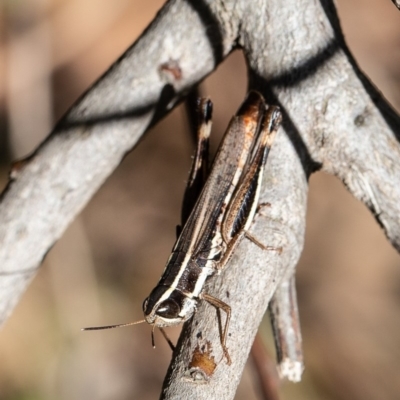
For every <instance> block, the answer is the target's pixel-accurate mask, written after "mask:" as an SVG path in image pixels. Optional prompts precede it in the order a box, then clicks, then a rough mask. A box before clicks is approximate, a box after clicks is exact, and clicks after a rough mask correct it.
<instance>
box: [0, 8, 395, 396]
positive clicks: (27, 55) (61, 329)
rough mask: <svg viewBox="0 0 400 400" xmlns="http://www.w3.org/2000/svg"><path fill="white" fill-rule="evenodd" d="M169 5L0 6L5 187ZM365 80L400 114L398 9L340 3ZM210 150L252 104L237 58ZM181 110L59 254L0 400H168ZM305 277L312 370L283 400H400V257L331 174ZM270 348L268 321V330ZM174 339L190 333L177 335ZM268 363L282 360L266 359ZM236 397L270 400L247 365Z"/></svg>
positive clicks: (16, 328) (226, 76) (22, 322)
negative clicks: (151, 304)
mask: <svg viewBox="0 0 400 400" xmlns="http://www.w3.org/2000/svg"><path fill="white" fill-rule="evenodd" d="M162 3H163V1H161V0H146V1H144V0H114V1H112V2H111V1H109V0H85V1H82V0H2V1H1V2H0V32H1V36H0V179H1V183H2V187H4V185H5V182H6V177H7V173H8V170H9V164H10V161H11V160H13V159H15V158H18V157H21V156H24V155H26V154H27V153H29V152H30V151H32V150H33V149H34V148H35V147H36V146H37V144H38V143H40V141H41V140H43V138H44V137H45V136H46V135H47V133H48V132H49V131H50V129H51V127H52V126H53V125H54V123H55V121H57V120H58V119H59V118H60V117H61V116H62V115H63V114H64V113H65V111H66V110H67V109H68V107H69V106H70V105H71V104H72V103H73V102H74V101H75V100H76V98H77V97H78V96H79V95H80V94H81V93H82V92H83V91H84V90H85V89H86V88H87V87H88V86H89V85H90V84H91V83H93V81H94V80H95V79H96V78H98V77H99V75H100V74H102V73H103V72H104V71H105V70H106V69H107V67H108V66H109V65H110V64H111V63H112V62H113V61H114V60H115V59H116V58H117V57H118V56H119V55H120V54H121V53H122V52H123V51H124V50H125V49H126V48H127V47H128V46H129V45H130V44H131V43H132V42H133V41H134V40H135V38H137V37H138V35H139V34H140V33H141V32H142V30H143V29H144V28H145V27H146V26H147V24H148V23H149V22H150V21H151V19H152V18H153V17H154V15H155V13H156V12H157V11H158V9H159V8H160V7H161V5H162ZM337 5H338V10H339V15H340V18H341V22H342V25H343V29H344V32H345V35H346V38H347V41H348V44H349V46H350V48H351V50H352V51H353V54H354V55H355V57H356V59H357V61H358V62H359V64H360V65H361V68H362V69H363V70H364V71H365V72H366V73H367V75H368V76H369V77H370V78H371V79H372V81H373V82H374V83H375V85H376V86H377V87H378V88H379V89H380V90H381V91H382V92H383V93H384V95H385V96H386V98H387V99H388V100H389V101H390V102H391V103H392V105H393V106H394V107H395V108H397V110H400V68H399V66H400V12H399V11H398V10H397V9H396V8H395V7H394V6H393V4H392V3H391V2H390V1H389V0H363V1H362V0H338V1H337ZM202 91H203V93H204V94H205V95H209V96H211V98H212V99H213V101H214V104H215V118H214V132H215V133H217V134H216V135H214V142H213V148H214V149H215V146H216V143H217V140H218V134H220V133H221V132H223V130H224V128H225V126H226V124H227V122H228V120H229V118H230V117H231V115H232V114H233V113H234V112H235V110H236V108H237V107H238V105H239V104H240V103H241V101H242V99H243V97H244V95H245V93H246V71H245V65H244V61H243V57H242V55H241V54H240V53H239V52H236V53H234V54H232V55H231V56H230V57H229V59H228V60H227V61H226V62H224V64H223V65H221V67H220V68H219V69H218V70H217V71H216V72H215V73H214V74H213V75H212V76H210V77H209V78H208V79H207V80H206V81H205V82H204V84H203V85H202ZM187 130H188V123H187V119H186V115H185V112H184V109H183V107H182V106H181V107H179V108H177V109H176V110H175V111H174V112H173V113H172V114H171V115H169V116H168V117H167V118H166V119H165V120H163V121H162V122H161V123H159V124H158V125H157V126H156V127H155V128H154V129H152V131H151V132H149V134H148V135H147V136H146V138H145V140H143V141H142V142H141V143H140V145H139V146H138V147H137V149H135V151H134V152H133V153H131V154H129V155H128V156H127V157H126V158H125V159H124V161H123V162H122V164H121V165H120V166H119V168H118V169H117V170H116V171H115V172H114V173H113V175H112V176H111V177H110V178H109V179H108V180H107V182H106V183H105V184H104V185H103V187H102V188H101V189H100V190H99V192H98V193H97V194H96V195H95V197H94V198H93V199H92V200H91V202H90V203H89V204H88V206H87V207H86V208H85V210H84V211H83V212H82V214H81V215H80V216H79V217H78V218H77V219H76V221H75V222H74V223H73V224H72V225H71V226H70V227H69V229H68V231H67V232H66V233H65V234H64V236H63V238H62V239H61V240H60V241H59V242H58V243H57V244H56V245H55V246H54V248H53V249H52V250H51V252H50V253H49V255H48V256H47V258H46V260H45V262H44V264H43V266H42V267H41V269H40V272H39V273H38V275H37V276H36V278H35V279H34V281H33V283H32V284H31V285H30V286H29V288H28V290H27V292H26V293H25V295H24V296H23V298H22V301H21V302H20V303H19V305H18V306H17V308H16V310H15V312H14V314H13V315H12V316H11V318H10V319H9V320H8V321H7V323H6V325H5V326H4V327H3V328H2V330H1V332H0V400H6V399H7V400H49V399H60V400H64V399H65V400H67V399H68V400H71V399H89V398H90V399H95V400H100V399H101V400H108V399H121V400H124V399H143V400H147V399H149V400H150V399H157V398H158V396H159V393H160V388H161V384H162V380H163V377H164V375H165V372H166V369H167V366H168V363H169V360H170V357H171V352H170V350H169V348H168V346H167V344H166V343H165V341H164V340H163V338H162V337H161V336H158V335H157V333H156V335H157V336H156V343H157V348H156V350H153V349H152V348H151V344H150V327H149V326H148V325H147V324H143V325H138V326H135V327H132V328H129V329H128V328H127V329H119V330H112V331H101V332H81V331H80V328H82V327H84V326H91V325H103V324H112V323H119V322H128V321H134V320H138V319H141V318H142V311H141V310H142V307H141V304H142V301H143V299H144V298H145V297H146V296H147V295H148V294H149V292H150V290H151V289H152V288H153V286H154V285H155V283H156V282H157V280H158V278H159V276H160V273H161V271H162V270H163V268H164V265H165V262H166V260H167V257H168V256H169V252H170V249H171V246H172V245H173V243H174V240H175V225H176V224H177V223H178V221H179V215H180V202H181V199H182V194H183V190H184V186H185V179H186V177H187V173H188V170H189V166H190V161H191V159H190V156H191V153H192V150H193V149H192V144H191V141H190V138H189V135H188V134H187ZM307 218H308V220H307V232H306V246H305V250H304V252H303V255H302V258H301V261H300V264H299V267H298V274H297V284H298V296H299V308H300V317H301V322H302V332H303V340H304V355H305V364H306V371H305V373H304V379H303V381H302V382H301V383H299V384H292V383H285V382H284V383H282V384H281V386H280V393H281V398H282V399H284V400H292V399H296V400H303V399H304V400H305V399H308V400H314V399H323V400H340V399H351V400H358V399H360V400H361V399H362V400H376V399H379V400H382V399H384V400H391V399H393V400H394V399H399V398H400V257H399V255H398V254H397V253H396V252H395V251H394V250H393V249H392V248H391V246H390V245H389V244H388V242H387V241H386V239H385V237H384V235H383V232H382V231H381V229H380V228H379V227H378V225H377V224H376V223H375V221H374V220H373V218H372V216H371V215H370V213H369V212H368V211H367V209H366V208H365V207H364V206H363V205H362V204H361V203H360V202H358V201H356V200H355V199H353V198H352V197H351V196H350V195H349V193H347V192H346V190H345V189H344V187H343V186H342V185H341V183H340V182H339V181H338V180H336V179H335V178H333V177H330V176H327V175H324V174H322V173H319V174H316V175H314V176H312V178H311V182H310V195H309V208H308V217H307ZM261 330H262V332H263V336H264V337H265V338H266V342H268V343H270V342H271V340H270V328H269V323H268V319H266V321H265V322H264V323H263V326H262V327H261ZM169 332H171V333H170V335H171V337H172V338H173V339H174V340H175V339H176V338H177V335H178V334H179V330H173V329H171V330H169ZM268 352H269V353H270V354H271V357H275V356H274V349H273V348H272V346H270V345H269V350H268ZM236 398H237V399H249V400H252V399H261V396H260V388H259V382H258V380H257V378H256V375H255V373H254V365H253V364H252V362H251V361H249V362H248V365H247V367H246V372H245V374H244V377H243V379H242V382H241V384H240V387H239V390H238V393H237V396H236Z"/></svg>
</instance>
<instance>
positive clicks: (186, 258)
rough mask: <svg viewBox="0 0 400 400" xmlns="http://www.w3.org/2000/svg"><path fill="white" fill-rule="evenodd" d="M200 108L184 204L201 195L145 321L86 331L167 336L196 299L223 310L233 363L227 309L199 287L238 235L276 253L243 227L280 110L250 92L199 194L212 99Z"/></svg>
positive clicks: (145, 307) (186, 216)
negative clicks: (126, 329) (132, 328)
mask: <svg viewBox="0 0 400 400" xmlns="http://www.w3.org/2000/svg"><path fill="white" fill-rule="evenodd" d="M198 109H199V110H198V111H199V124H198V143H197V149H196V155H195V158H194V162H193V165H192V169H191V172H190V176H189V181H188V186H187V189H186V193H185V201H184V205H185V204H190V203H193V202H194V199H195V198H196V197H198V198H197V200H196V202H195V204H194V206H193V209H192V211H191V212H190V214H189V212H188V210H187V209H188V207H186V208H185V206H184V208H183V211H182V219H183V221H184V222H185V223H184V225H183V228H182V230H181V232H180V235H179V237H178V239H177V241H176V243H175V246H174V248H173V250H172V253H171V255H170V257H169V259H168V261H167V265H166V267H165V269H164V272H163V274H162V276H161V278H160V280H159V282H158V284H157V286H156V287H155V288H154V289H153V291H152V292H151V293H150V295H149V296H148V297H147V299H146V300H145V301H144V303H143V312H144V316H145V319H144V320H142V321H138V322H133V323H128V324H120V325H111V326H105V327H94V328H85V329H86V330H93V329H107V328H116V327H121V326H129V325H133V324H137V323H141V322H147V323H149V324H150V325H152V326H153V331H154V328H155V327H158V328H160V330H161V332H162V333H163V335H164V336H165V337H166V335H165V332H164V331H163V329H162V328H163V327H166V326H172V325H178V324H180V323H182V322H184V321H186V320H188V319H189V318H191V317H192V316H193V313H194V312H195V310H196V307H197V304H198V302H199V301H200V300H206V301H207V302H208V303H210V304H211V305H213V306H214V307H216V308H217V309H218V310H220V309H222V310H223V311H225V313H226V322H225V327H224V330H223V333H222V337H221V344H222V348H223V351H224V354H225V356H226V358H227V361H228V363H230V357H229V354H228V350H227V348H226V338H227V332H228V327H229V320H230V315H231V308H230V307H229V305H228V304H226V303H224V302H223V301H222V300H220V299H217V298H215V297H213V296H211V295H209V294H208V293H205V291H204V284H205V282H206V280H207V279H209V278H210V277H211V276H212V275H214V274H215V273H220V272H221V271H222V270H223V269H224V267H225V265H226V264H227V262H228V261H229V259H230V257H231V255H232V253H233V251H234V250H235V248H236V246H237V245H238V244H239V242H240V240H241V239H242V238H243V237H247V238H248V239H250V240H251V241H252V242H254V243H255V244H256V245H257V246H259V247H261V248H262V249H264V250H279V249H276V248H272V247H269V246H264V245H263V244H261V243H260V242H259V241H258V240H257V239H256V238H254V237H253V236H251V235H250V234H249V233H248V229H249V227H250V225H251V223H252V221H253V218H254V216H255V214H256V210H257V207H258V205H259V204H258V203H259V196H260V190H261V183H262V178H263V173H264V169H265V164H266V161H267V157H268V153H269V150H270V148H271V145H272V142H273V140H274V137H275V133H276V131H277V129H278V127H279V124H280V121H281V112H280V111H279V108H278V107H276V106H266V104H265V101H264V99H263V97H262V95H261V94H259V93H258V92H254V91H253V92H250V93H249V95H248V96H247V98H246V100H245V101H244V103H243V104H242V106H241V107H240V109H239V111H238V112H237V114H236V116H234V117H233V118H232V120H231V122H230V124H229V126H228V129H227V131H226V133H225V135H224V138H223V140H222V143H221V145H220V146H219V149H218V151H217V154H216V156H215V159H214V162H213V164H212V167H211V170H210V173H209V175H208V178H207V180H206V182H205V183H204V186H203V187H202V190H201V192H200V194H199V195H198V196H197V192H198V191H199V187H201V186H202V182H203V179H204V175H205V174H206V170H207V165H206V162H205V160H206V158H207V156H208V140H209V135H210V130H211V114H212V103H211V101H210V100H207V99H201V100H200V101H199V107H198ZM153 331H152V332H153ZM152 336H153V335H152ZM167 340H168V339H167ZM168 342H169V343H170V341H169V340H168ZM153 345H154V339H153Z"/></svg>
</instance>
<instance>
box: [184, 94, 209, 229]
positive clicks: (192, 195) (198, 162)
mask: <svg viewBox="0 0 400 400" xmlns="http://www.w3.org/2000/svg"><path fill="white" fill-rule="evenodd" d="M196 114H197V123H196V128H195V129H196V137H197V143H196V153H195V156H194V158H193V163H192V167H191V169H190V173H189V178H188V183H187V186H186V190H185V194H184V197H183V203H182V215H181V223H182V227H183V225H185V222H186V220H187V219H188V218H189V215H190V213H191V211H192V209H193V207H194V205H195V203H196V201H197V198H198V197H199V195H200V192H201V190H202V189H203V186H204V184H205V182H206V180H207V177H208V174H209V139H210V133H211V118H212V102H211V100H210V99H207V98H199V99H198V100H197V110H196ZM180 230H181V229H177V233H178V231H179V232H180Z"/></svg>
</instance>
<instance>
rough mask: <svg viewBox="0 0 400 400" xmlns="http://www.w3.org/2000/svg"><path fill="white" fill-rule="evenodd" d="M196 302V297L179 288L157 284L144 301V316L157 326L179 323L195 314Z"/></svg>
mask: <svg viewBox="0 0 400 400" xmlns="http://www.w3.org/2000/svg"><path fill="white" fill-rule="evenodd" d="M196 303H197V301H196V300H195V299H194V298H191V297H189V296H187V295H185V294H184V293H182V292H181V291H179V290H177V289H172V288H171V287H168V286H164V285H162V286H156V287H155V288H154V290H153V291H152V292H151V293H150V296H149V297H148V298H147V299H146V300H145V301H144V303H143V312H144V317H145V319H146V321H147V322H148V323H149V324H150V325H155V326H157V327H163V326H172V325H178V324H180V323H182V322H184V321H186V320H188V319H189V318H190V317H191V316H192V315H193V313H194V311H195V309H196Z"/></svg>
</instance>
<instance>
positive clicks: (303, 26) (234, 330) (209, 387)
mask: <svg viewBox="0 0 400 400" xmlns="http://www.w3.org/2000/svg"><path fill="white" fill-rule="evenodd" d="M237 47H241V48H242V49H243V51H244V53H245V56H246V59H247V63H248V68H249V78H250V87H251V88H254V89H256V90H258V91H260V92H261V93H262V94H263V95H264V96H265V97H266V99H267V101H268V102H270V103H273V104H278V105H280V106H281V108H282V109H283V111H284V120H283V121H284V122H283V129H281V130H280V131H279V133H278V135H277V138H276V143H275V145H274V147H273V149H272V151H271V155H270V160H269V161H268V166H267V171H266V177H265V182H264V191H263V194H262V199H261V201H263V202H268V203H270V204H271V207H269V208H268V209H267V210H266V211H264V212H263V213H262V214H260V216H259V217H258V218H257V220H256V223H255V224H254V226H253V228H252V230H251V233H252V234H254V236H255V237H257V238H263V243H264V244H265V245H271V246H276V247H279V246H282V247H283V252H282V254H281V255H278V254H277V253H276V252H265V251H263V250H261V249H260V248H258V247H257V246H255V245H254V244H253V243H252V242H250V241H248V240H244V241H243V242H242V243H241V245H240V246H239V248H238V250H237V251H236V253H235V255H234V256H233V258H232V261H231V263H230V266H229V267H228V268H227V269H226V271H224V273H223V274H221V276H219V277H218V278H217V279H215V280H214V281H212V282H211V283H210V285H209V287H208V292H209V293H210V294H211V295H215V296H216V297H218V298H220V299H223V300H224V301H227V302H228V301H229V304H230V306H231V308H232V320H231V324H230V332H229V333H230V335H229V337H228V341H227V346H228V348H229V352H230V355H231V358H232V365H231V366H227V365H226V363H225V362H224V361H220V360H221V358H222V357H221V352H220V349H218V346H216V345H215V343H219V339H218V329H217V324H216V323H215V310H214V309H212V308H211V307H207V306H202V307H201V309H200V310H199V311H198V313H197V314H196V315H195V317H194V318H193V319H192V320H191V321H190V323H188V324H187V325H186V326H185V328H184V331H183V334H182V336H181V339H180V342H179V344H178V347H177V349H176V351H175V353H174V358H173V361H172V364H171V368H170V371H169V374H168V376H167V379H166V382H165V385H164V391H163V397H162V398H164V399H172V398H174V399H182V398H193V399H194V398H195V399H203V398H204V399H210V398H218V399H231V398H233V396H234V393H235V390H236V387H237V384H238V382H239V379H240V376H241V373H242V369H243V367H244V364H245V361H246V359H247V356H248V353H249V351H250V347H251V343H252V340H253V338H254V335H255V333H256V331H257V327H258V324H259V322H260V320H261V318H262V315H263V314H264V312H265V310H266V308H267V305H268V303H269V300H270V299H271V297H272V296H273V294H274V292H275V290H276V289H277V287H278V285H279V284H280V283H281V282H283V281H285V280H287V279H289V277H290V276H291V275H292V273H293V270H294V268H295V265H296V263H297V260H298V258H299V256H300V253H301V250H302V246H303V240H304V229H305V212H306V201H307V188H308V185H307V182H308V177H309V175H310V173H312V172H313V171H315V170H317V169H323V170H324V171H327V172H329V173H332V174H335V175H336V176H338V177H339V178H340V179H341V180H342V181H343V182H344V184H345V185H346V186H347V187H348V189H349V190H350V191H351V193H352V194H353V195H354V196H356V197H357V198H359V199H360V200H361V201H363V202H364V203H365V204H366V205H367V207H369V209H370V210H371V211H372V212H373V213H374V215H375V217H376V219H377V221H378V222H379V223H380V224H381V226H382V227H383V229H384V230H385V233H386V235H387V237H388V239H389V240H390V242H391V243H392V244H393V246H394V247H396V248H397V249H398V250H399V249H400V202H399V201H398V199H399V198H400V186H399V185H398V182H399V178H400V164H399V163H398V160H399V159H400V145H399V138H400V120H399V117H398V116H397V115H396V114H395V113H394V111H393V110H392V109H391V108H390V106H389V105H388V104H387V103H386V102H385V100H384V99H383V98H382V97H381V95H380V94H379V93H378V92H377V91H376V90H375V89H374V88H373V87H372V85H371V84H370V83H369V82H368V81H367V79H366V78H365V77H364V76H363V75H362V73H361V72H360V71H359V69H358V68H357V66H356V64H355V62H354V60H353V59H352V57H351V55H350V54H349V51H348V50H347V48H346V45H345V43H344V40H343V37H342V35H341V32H340V27H339V25H338V21H337V17H336V13H335V9H334V6H333V3H332V1H331V0H320V1H319V2H318V1H314V0H287V1H285V2H284V4H283V3H282V2H281V1H279V0H219V1H211V0H209V1H206V0H186V1H184V0H171V1H169V2H168V3H167V4H166V5H165V6H164V8H163V9H162V10H161V12H160V13H159V14H158V15H157V17H156V18H155V20H154V21H153V23H152V24H151V25H150V27H149V28H148V29H147V30H146V32H145V33H144V34H143V35H142V37H141V38H139V40H138V41H137V42H136V43H135V44H134V45H133V46H132V47H131V48H130V49H129V50H128V51H127V52H126V53H125V54H124V55H123V57H121V58H120V59H119V60H118V61H117V62H116V63H115V65H114V66H113V67H112V68H111V69H110V70H109V71H108V72H107V73H106V74H105V75H104V76H103V77H102V78H101V79H100V80H99V81H98V82H97V83H96V84H95V85H94V86H93V87H92V88H91V89H90V90H89V91H88V92H87V93H86V94H85V95H84V96H83V97H82V98H81V99H80V100H79V101H78V102H77V104H76V105H75V106H74V107H73V108H72V109H71V110H70V111H69V113H68V114H67V115H66V116H65V118H64V119H63V120H62V121H61V122H60V123H59V124H58V126H57V127H56V128H55V130H54V132H53V133H52V134H51V135H50V136H49V138H48V139H47V140H46V141H45V143H43V144H42V145H41V146H40V148H39V149H38V150H37V151H36V152H35V154H34V155H33V156H32V157H30V158H29V159H26V160H24V161H22V162H20V163H17V164H16V165H14V167H13V170H12V173H11V181H10V183H9V185H8V187H7V189H6V191H5V192H4V193H3V196H2V198H1V202H0V238H1V243H2V246H1V248H0V287H1V290H0V320H1V321H4V320H5V319H6V317H7V316H8V315H9V314H10V312H11V311H12V309H13V307H14V305H15V304H16V302H17V301H18V299H19V297H20V295H21V293H22V292H23V290H24V289H25V287H26V285H27V283H28V282H29V281H30V279H31V278H32V277H33V275H34V274H35V272H36V270H37V268H38V266H39V265H40V263H41V261H42V259H43V257H44V256H45V254H46V253H47V251H48V250H49V249H50V248H51V246H52V245H53V244H54V242H55V241H56V240H57V239H58V238H59V237H60V236H61V235H62V233H63V232H64V230H65V228H66V227H67V225H68V224H69V223H70V222H71V221H72V220H73V218H74V217H75V216H76V215H77V213H79V211H80V210H81V209H82V208H83V207H84V206H85V204H86V203H87V201H88V200H89V199H90V198H91V196H92V195H93V194H94V193H95V192H96V190H97V189H98V188H99V186H100V185H101V184H102V183H103V182H104V180H105V179H106V178H107V176H108V175H109V174H110V173H111V172H112V171H113V170H114V169H115V168H116V167H117V165H118V164H119V162H120V161H121V159H122V157H123V156H124V154H125V153H126V152H127V151H129V150H131V149H132V148H133V147H134V146H135V144H136V143H137V141H138V140H139V138H140V137H141V135H143V133H144V132H145V131H146V130H147V129H148V127H149V126H150V125H152V124H153V123H155V122H156V121H157V120H158V119H160V118H161V117H162V116H164V115H165V114H166V113H167V112H168V111H169V110H170V109H172V108H173V106H174V105H175V104H176V103H177V102H179V100H180V99H181V98H182V96H184V95H185V94H186V93H187V92H188V91H189V90H190V89H191V88H192V87H193V86H194V85H196V84H197V83H199V82H200V81H201V80H202V79H204V78H205V77H206V76H207V75H208V74H209V73H210V72H212V71H213V69H214V68H215V67H216V66H217V65H218V64H219V63H220V62H221V61H222V60H223V59H224V58H225V57H226V56H227V55H228V54H229V53H230V52H231V51H232V50H233V49H235V48H237ZM210 346H211V347H210ZM195 354H196V355H197V356H198V358H196V360H203V361H204V362H205V361H207V359H214V360H215V361H216V363H215V366H216V368H215V369H212V370H207V371H208V372H207V373H205V372H204V369H202V367H201V366H202V365H203V364H201V362H200V364H199V363H197V364H196V365H195V364H193V362H192V361H193V359H194V358H193V356H194V355H195ZM204 383H206V384H204Z"/></svg>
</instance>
